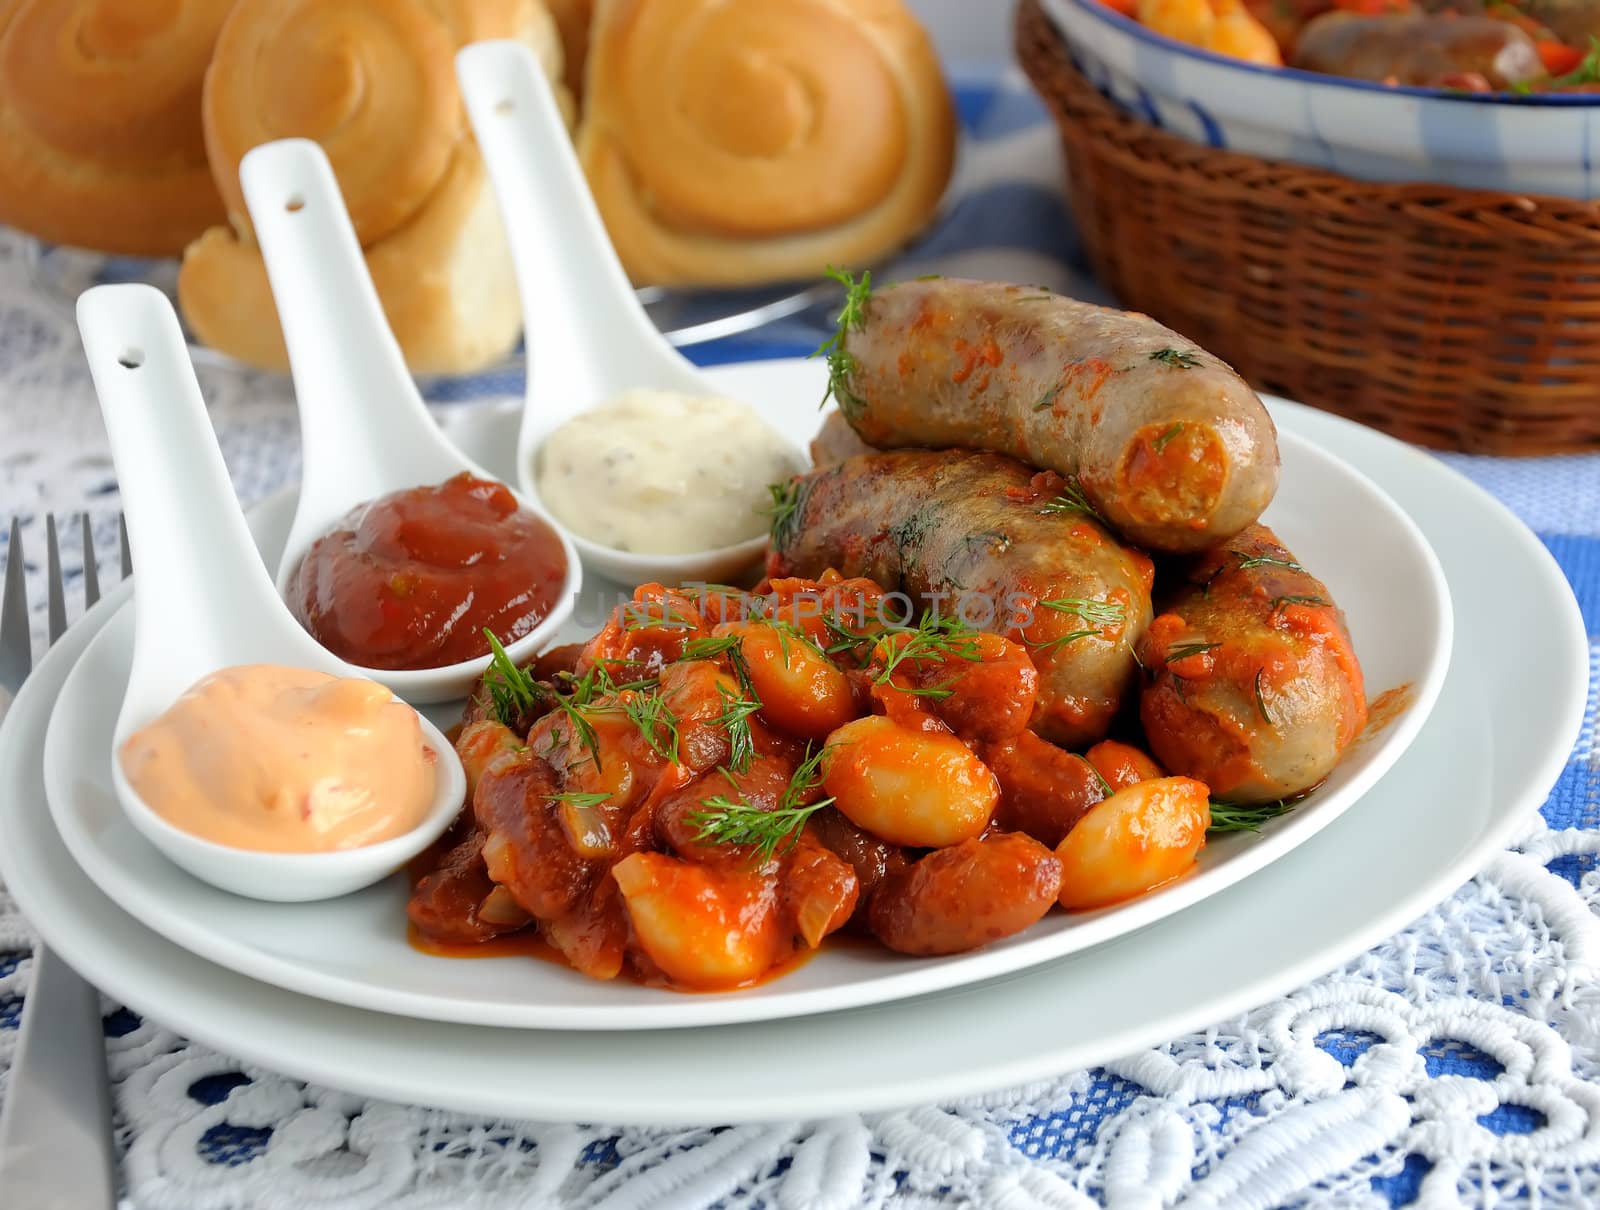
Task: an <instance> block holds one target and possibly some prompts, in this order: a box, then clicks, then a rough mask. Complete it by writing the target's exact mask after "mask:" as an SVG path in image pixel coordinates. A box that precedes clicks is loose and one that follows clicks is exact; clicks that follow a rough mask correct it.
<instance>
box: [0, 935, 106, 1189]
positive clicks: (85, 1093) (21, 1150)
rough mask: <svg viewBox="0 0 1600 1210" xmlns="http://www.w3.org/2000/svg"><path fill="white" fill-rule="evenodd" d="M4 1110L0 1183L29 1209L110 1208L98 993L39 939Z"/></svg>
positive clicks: (0, 1126)
mask: <svg viewBox="0 0 1600 1210" xmlns="http://www.w3.org/2000/svg"><path fill="white" fill-rule="evenodd" d="M13 1105H27V1106H28V1107H29V1109H30V1112H29V1113H27V1114H22V1113H5V1114H3V1115H0V1189H4V1190H5V1193H6V1202H7V1204H8V1205H14V1206H27V1207H29V1208H30V1210H101V1208H104V1210H111V1207H113V1206H115V1205H116V1192H117V1164H116V1156H115V1154H114V1152H113V1144H112V1135H111V1090H110V1088H109V1087H108V1085H107V1082H106V1061H105V1032H104V1030H103V1029H102V1027H101V1024H100V993H99V992H97V991H95V989H94V988H92V987H90V986H89V984H87V983H85V982H84V981H83V980H82V979H81V978H79V976H78V974H77V972H76V971H74V970H73V969H72V968H71V967H70V966H68V965H67V964H66V963H65V962H63V961H62V960H61V959H60V958H58V957H56V956H55V955H54V954H53V953H51V952H50V951H49V950H48V949H46V948H45V947H44V946H43V945H42V944H41V945H40V946H39V948H38V949H37V950H35V951H34V955H33V981H32V984H31V986H30V987H29V989H28V1011H27V1013H26V1014H25V1015H24V1019H23V1022H22V1031H21V1036H20V1037H19V1038H18V1039H17V1051H16V1058H15V1061H14V1062H13V1063H12V1067H11V1083H10V1091H9V1092H8V1094H7V1097H6V1108H7V1109H9V1108H10V1107H11V1106H13Z"/></svg>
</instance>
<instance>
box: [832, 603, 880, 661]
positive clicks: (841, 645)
mask: <svg viewBox="0 0 1600 1210" xmlns="http://www.w3.org/2000/svg"><path fill="white" fill-rule="evenodd" d="M822 625H823V628H824V629H825V630H826V631H827V632H828V633H829V634H830V635H832V636H833V641H832V642H831V643H829V644H828V645H827V646H826V647H824V648H823V649H822V653H823V654H824V655H839V654H841V653H843V652H847V651H848V652H849V653H850V654H851V655H856V654H858V653H859V652H860V650H861V648H863V647H870V646H872V645H874V644H876V643H877V641H878V640H879V639H880V638H881V637H882V632H881V631H867V630H851V629H850V627H849V626H847V625H846V624H845V620H844V619H843V618H841V617H840V616H839V612H838V610H835V609H830V610H828V612H827V613H825V614H823V615H822Z"/></svg>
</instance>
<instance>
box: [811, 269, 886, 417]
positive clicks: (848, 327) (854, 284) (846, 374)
mask: <svg viewBox="0 0 1600 1210" xmlns="http://www.w3.org/2000/svg"><path fill="white" fill-rule="evenodd" d="M828 276H829V277H831V278H833V280H834V281H836V282H838V283H839V284H840V285H841V286H843V287H844V306H843V307H842V308H841V309H840V311H839V319H838V323H837V325H836V326H835V327H834V330H833V334H832V335H830V336H829V337H828V339H827V340H825V341H823V342H822V343H821V344H820V345H818V346H817V351H816V352H815V353H813V354H811V356H813V357H825V358H827V361H828V387H827V389H826V390H825V391H823V392H822V403H819V404H818V405H817V406H818V407H822V406H823V405H825V404H826V403H827V402H828V399H829V397H830V396H831V397H832V398H833V399H834V400H836V401H837V402H838V404H839V410H840V411H841V412H843V413H844V414H845V418H846V419H849V420H853V419H855V418H856V417H857V416H859V415H861V413H862V411H863V410H864V409H865V408H866V406H867V401H866V400H865V399H863V398H861V396H859V395H857V394H856V393H855V392H854V391H852V390H851V389H850V381H849V380H850V375H851V374H853V373H855V369H856V359H855V357H854V356H853V355H852V354H851V352H850V350H849V349H847V348H846V347H845V342H846V340H847V339H848V338H849V335H850V333H851V331H852V330H859V329H860V328H862V327H865V326H866V322H867V300H868V299H869V298H871V297H872V271H871V270H870V269H867V270H863V272H862V274H861V280H860V281H857V280H856V279H855V278H853V277H852V276H851V275H850V273H849V272H848V271H847V270H844V269H835V268H834V267H833V266H831V265H830V266H829V267H828Z"/></svg>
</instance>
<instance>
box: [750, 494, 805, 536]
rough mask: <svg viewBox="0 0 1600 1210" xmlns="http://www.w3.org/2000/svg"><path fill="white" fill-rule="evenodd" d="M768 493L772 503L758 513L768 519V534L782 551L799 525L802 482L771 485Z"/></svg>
mask: <svg viewBox="0 0 1600 1210" xmlns="http://www.w3.org/2000/svg"><path fill="white" fill-rule="evenodd" d="M767 492H768V493H769V494H770V495H771V497H772V501H771V503H769V504H768V505H767V506H766V507H764V508H758V509H756V511H757V512H758V513H760V514H762V515H763V516H764V517H766V518H767V533H768V535H769V536H770V537H771V538H772V544H773V545H774V546H776V547H778V548H779V549H780V550H781V549H782V548H784V547H785V546H788V545H789V540H790V539H791V538H792V537H793V536H794V527H795V525H796V524H797V523H798V519H799V512H800V505H801V503H802V494H801V491H800V481H799V480H798V479H791V480H790V481H789V482H788V483H769V484H767Z"/></svg>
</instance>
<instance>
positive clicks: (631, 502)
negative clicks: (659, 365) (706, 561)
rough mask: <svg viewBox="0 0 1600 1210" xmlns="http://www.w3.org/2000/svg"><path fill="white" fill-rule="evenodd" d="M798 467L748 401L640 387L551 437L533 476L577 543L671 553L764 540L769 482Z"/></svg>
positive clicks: (580, 416) (548, 505) (542, 496)
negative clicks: (764, 508) (581, 540)
mask: <svg viewBox="0 0 1600 1210" xmlns="http://www.w3.org/2000/svg"><path fill="white" fill-rule="evenodd" d="M798 469H799V467H798V466H797V465H796V455H795V453H794V451H793V450H792V449H791V448H790V445H789V443H788V442H787V441H786V440H784V438H783V437H782V436H781V435H779V434H778V433H777V432H776V431H775V430H774V429H773V428H772V427H771V426H770V425H768V424H767V423H766V422H765V421H764V420H762V419H761V418H760V417H759V416H757V415H756V414H755V412H754V411H752V410H751V409H750V408H749V407H748V406H746V405H745V404H742V403H739V402H737V401H736V400H732V399H722V398H718V397H717V396H714V395H687V394H684V393H682V392H680V391H658V390H644V389H637V390H632V391H625V392H624V393H623V394H621V395H619V396H618V397H617V398H615V399H612V400H610V401H608V402H606V403H602V404H601V405H600V406H599V407H596V408H592V409H590V410H589V411H587V412H582V413H580V414H578V415H577V416H574V417H573V418H572V419H571V420H569V421H567V422H566V423H565V424H563V425H561V427H560V428H558V429H556V430H555V431H554V432H552V433H551V434H550V435H549V436H548V437H547V438H545V440H544V444H543V445H541V446H540V448H539V451H538V454H537V455H536V463H535V466H534V479H535V482H536V483H537V484H538V486H539V499H540V501H541V502H542V503H543V504H544V505H545V507H546V508H548V509H549V510H550V512H551V514H552V515H553V516H554V517H555V518H556V519H557V520H558V521H560V522H561V523H562V524H563V525H565V526H566V527H567V528H568V529H570V530H571V531H572V532H573V533H575V534H577V535H578V536H579V537H582V538H587V539H588V540H589V541H591V542H597V543H599V544H600V545H601V546H606V547H609V548H611V549H612V550H620V551H636V552H641V553H645V554H655V555H670V554H689V553H693V552H696V551H703V550H716V549H718V548H721V547H724V546H733V545H736V544H738V543H740V542H747V541H749V540H750V539H752V538H759V537H760V536H761V535H762V533H763V532H764V531H765V529H766V524H765V522H764V521H763V520H762V518H761V514H760V511H759V510H760V507H761V505H762V504H763V503H764V502H765V501H766V500H767V498H768V496H767V485H768V484H770V483H774V482H776V481H778V480H781V479H785V478H787V477H788V476H789V475H791V474H793V473H794V472H795V471H796V470H798Z"/></svg>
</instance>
